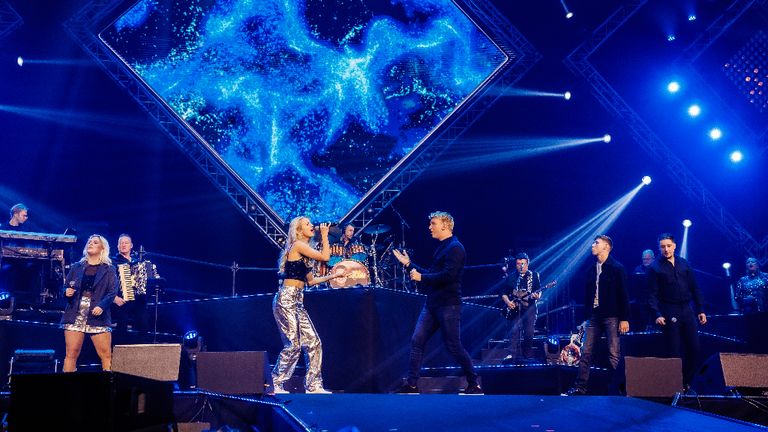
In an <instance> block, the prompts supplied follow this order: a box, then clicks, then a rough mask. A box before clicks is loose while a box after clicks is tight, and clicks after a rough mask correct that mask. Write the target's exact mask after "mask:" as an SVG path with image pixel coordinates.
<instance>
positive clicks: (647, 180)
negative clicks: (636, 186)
mask: <svg viewBox="0 0 768 432" xmlns="http://www.w3.org/2000/svg"><path fill="white" fill-rule="evenodd" d="M642 181H643V184H644V185H646V186H648V185H649V184H651V176H643V180H642Z"/></svg>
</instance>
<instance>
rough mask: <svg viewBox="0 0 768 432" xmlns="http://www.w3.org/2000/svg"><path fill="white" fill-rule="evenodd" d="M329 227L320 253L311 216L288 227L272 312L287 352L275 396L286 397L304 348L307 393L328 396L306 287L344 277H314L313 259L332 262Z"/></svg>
mask: <svg viewBox="0 0 768 432" xmlns="http://www.w3.org/2000/svg"><path fill="white" fill-rule="evenodd" d="M328 228H329V226H328V224H321V225H320V238H321V240H320V241H321V245H322V248H321V250H320V251H317V250H315V249H314V248H313V247H312V246H310V244H309V242H310V240H311V239H312V238H313V237H314V235H315V227H314V226H312V223H311V222H310V221H309V218H307V217H303V216H300V217H297V218H294V219H293V220H292V221H291V224H290V226H289V227H288V238H287V239H286V243H285V248H284V249H283V251H282V252H281V254H280V260H279V261H278V264H279V267H280V274H281V275H282V277H283V281H282V283H281V285H280V290H279V291H278V292H277V294H275V299H274V301H273V302H272V312H273V314H274V316H275V321H276V322H277V328H278V329H279V330H280V336H281V337H282V340H283V350H282V351H280V356H279V357H278V359H277V362H275V367H274V369H273V370H272V383H273V385H274V392H275V394H285V393H288V391H286V390H285V388H284V387H283V384H284V383H285V382H286V381H288V379H290V378H291V376H292V375H293V371H294V369H295V368H296V363H297V362H298V361H299V355H300V354H301V350H302V349H303V350H304V352H305V353H306V356H305V361H306V364H307V373H306V376H305V377H304V388H305V390H306V392H307V393H317V394H328V393H330V392H329V391H327V390H325V388H323V377H322V372H321V368H322V363H323V349H322V344H321V342H320V337H319V336H318V335H317V331H316V330H315V326H314V324H312V320H311V319H310V318H309V315H308V314H307V311H306V309H304V286H305V285H310V286H311V285H315V284H318V283H322V282H326V281H328V280H331V279H333V278H336V277H341V276H343V275H344V272H343V271H338V272H334V273H333V274H330V275H328V276H323V277H313V275H312V269H311V267H310V266H309V260H316V261H328V260H329V259H330V257H331V248H330V245H329V243H328Z"/></svg>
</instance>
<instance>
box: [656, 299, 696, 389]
mask: <svg viewBox="0 0 768 432" xmlns="http://www.w3.org/2000/svg"><path fill="white" fill-rule="evenodd" d="M659 311H660V312H661V316H663V317H664V319H665V320H666V324H665V325H663V326H661V333H662V334H663V335H664V342H665V343H666V345H667V355H668V356H669V357H673V358H674V357H679V358H681V359H682V360H683V384H684V385H688V384H690V383H691V380H692V379H693V376H694V375H695V374H696V366H697V363H696V361H697V357H698V354H699V327H698V318H697V317H696V315H695V314H694V313H693V310H692V309H691V306H690V305H688V304H670V303H659Z"/></svg>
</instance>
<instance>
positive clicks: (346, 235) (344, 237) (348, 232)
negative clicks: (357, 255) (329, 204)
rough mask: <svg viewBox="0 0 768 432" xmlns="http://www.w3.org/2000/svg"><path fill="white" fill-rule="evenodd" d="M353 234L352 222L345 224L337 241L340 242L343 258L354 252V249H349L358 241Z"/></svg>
mask: <svg viewBox="0 0 768 432" xmlns="http://www.w3.org/2000/svg"><path fill="white" fill-rule="evenodd" d="M354 236H355V226H354V225H352V224H347V225H346V226H344V232H343V233H342V234H341V238H340V239H339V243H340V244H341V247H342V249H343V251H344V252H343V255H344V258H349V257H351V256H352V254H353V253H354V251H352V250H351V249H352V246H354V245H356V244H357V243H358V242H357V239H355V238H353V237H354Z"/></svg>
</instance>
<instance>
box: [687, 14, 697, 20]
mask: <svg viewBox="0 0 768 432" xmlns="http://www.w3.org/2000/svg"><path fill="white" fill-rule="evenodd" d="M688 21H696V15H694V14H690V15H688Z"/></svg>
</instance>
